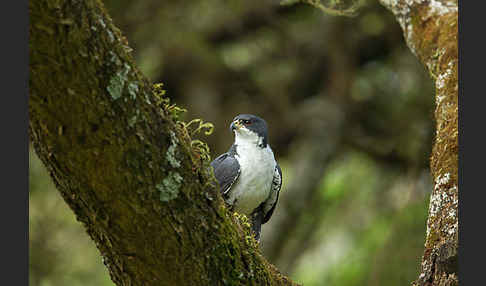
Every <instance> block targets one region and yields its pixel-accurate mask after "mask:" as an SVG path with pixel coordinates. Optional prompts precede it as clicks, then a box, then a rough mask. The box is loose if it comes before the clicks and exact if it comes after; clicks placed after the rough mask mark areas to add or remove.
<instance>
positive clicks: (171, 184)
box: [155, 171, 183, 202]
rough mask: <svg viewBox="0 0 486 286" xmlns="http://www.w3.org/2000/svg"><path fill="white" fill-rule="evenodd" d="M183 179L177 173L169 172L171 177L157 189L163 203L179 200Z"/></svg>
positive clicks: (165, 179) (163, 181)
mask: <svg viewBox="0 0 486 286" xmlns="http://www.w3.org/2000/svg"><path fill="white" fill-rule="evenodd" d="M182 181H183V179H182V177H181V175H180V174H179V173H177V172H172V171H171V172H169V175H168V176H167V177H165V178H164V179H163V180H162V183H160V184H157V185H156V186H155V188H156V189H157V190H158V191H159V192H160V194H159V199H160V201H162V202H168V201H170V200H173V199H175V198H177V196H178V195H179V190H180V188H181V183H182Z"/></svg>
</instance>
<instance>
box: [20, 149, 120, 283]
mask: <svg viewBox="0 0 486 286" xmlns="http://www.w3.org/2000/svg"><path fill="white" fill-rule="evenodd" d="M29 188H30V189H29V285H32V286H34V285H36V286H37V285H39V286H54V285H72V286H77V285H79V286H81V285H83V286H84V285H100V286H103V285H113V282H111V280H110V277H109V274H108V271H107V269H106V268H105V266H104V265H103V263H102V261H101V256H100V255H99V252H98V250H97V249H96V246H95V245H94V242H93V241H92V240H91V239H90V238H89V237H88V235H87V234H86V232H85V231H84V228H83V226H82V225H81V224H80V223H79V222H77V221H76V218H75V217H74V214H73V212H72V211H71V210H70V209H69V207H68V206H67V205H66V203H65V202H64V201H63V199H62V197H61V195H60V193H59V192H58V191H57V190H56V189H55V187H54V185H53V183H52V181H51V179H50V177H49V175H48V174H47V171H46V170H45V168H44V166H43V165H42V163H41V161H40V160H39V158H38V157H37V156H36V155H35V154H34V152H33V151H32V150H31V152H30V153H29Z"/></svg>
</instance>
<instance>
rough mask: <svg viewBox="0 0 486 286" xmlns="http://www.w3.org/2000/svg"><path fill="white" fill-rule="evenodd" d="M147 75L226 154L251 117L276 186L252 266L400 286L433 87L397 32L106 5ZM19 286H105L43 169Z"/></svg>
mask: <svg viewBox="0 0 486 286" xmlns="http://www.w3.org/2000/svg"><path fill="white" fill-rule="evenodd" d="M105 5H106V8H107V10H108V12H109V13H110V15H111V16H112V17H113V21H114V23H115V25H116V26H118V27H119V28H120V29H121V31H122V32H123V34H124V35H125V36H126V37H127V39H128V41H129V44H130V46H131V47H132V48H133V49H134V51H133V55H134V57H135V61H136V62H137V64H138V66H139V67H140V69H141V70H142V71H143V73H144V74H145V75H146V76H147V77H148V78H149V79H150V80H151V81H152V82H163V83H164V86H165V89H166V90H167V96H168V97H170V98H171V101H172V102H173V103H176V104H177V105H179V106H181V107H184V108H186V109H187V110H188V112H187V113H185V115H184V117H183V120H185V121H190V120H191V119H194V118H201V119H203V120H204V121H209V122H212V123H213V124H214V125H215V130H214V132H213V134H212V135H210V136H204V135H203V134H201V135H198V138H199V139H202V140H204V141H205V142H207V143H208V145H209V147H210V149H211V155H212V157H213V158H214V157H216V156H217V155H218V154H220V153H222V152H225V151H226V150H227V149H228V148H229V146H230V145H231V143H232V140H233V137H232V135H231V133H230V131H229V129H228V127H229V123H230V121H231V119H232V118H233V117H234V116H236V115H237V114H240V113H253V114H257V115H259V116H261V117H263V118H264V119H265V120H266V121H267V122H268V124H269V126H270V144H271V146H272V149H273V150H274V153H275V154H276V157H277V160H278V161H279V163H280V165H281V167H282V171H283V176H284V182H283V187H282V191H281V194H280V200H279V204H278V207H277V209H276V211H275V213H274V216H273V217H272V219H271V220H270V221H269V223H267V224H265V225H264V226H263V230H262V250H263V253H264V255H265V257H267V258H268V260H269V261H270V262H271V263H273V264H275V265H276V266H277V267H278V268H279V269H280V270H281V271H282V272H283V273H285V274H287V275H289V276H290V277H291V278H292V279H294V280H296V281H297V282H301V283H304V284H305V285H409V284H410V282H411V281H412V280H414V279H416V278H417V275H418V270H419V265H420V260H421V256H422V251H423V243H424V238H425V228H426V218H427V206H428V197H429V193H430V191H431V189H432V186H431V178H430V174H429V169H428V163H429V154H430V150H431V146H432V139H433V134H434V133H433V132H434V130H433V107H434V105H433V104H434V103H433V86H432V80H431V79H430V78H429V76H428V75H427V73H426V72H425V69H424V67H422V66H421V65H420V63H419V62H418V60H417V59H416V58H415V56H414V55H413V54H411V52H410V50H409V49H408V48H407V47H406V45H405V43H404V40H403V35H402V30H401V29H400V27H399V25H398V23H397V22H396V20H395V18H394V16H393V15H392V14H391V13H390V12H388V11H387V10H385V9H384V8H383V7H381V6H380V5H379V4H378V3H377V2H375V1H370V2H369V3H368V5H366V6H365V7H363V8H361V9H360V10H359V14H358V16H357V17H354V18H348V17H335V16H330V15H326V14H323V13H322V12H321V11H319V10H318V9H316V8H313V7H311V6H308V5H303V4H296V5H291V6H283V5H279V3H278V2H277V1H234V0H232V1H216V0H207V1H190V2H189V1H164V2H160V1H155V0H147V1H115V0H112V1H105ZM29 167H30V168H29V184H30V192H29V246H30V247H29V264H30V265H29V270H30V271H29V278H30V285H113V283H112V282H111V281H110V279H109V276H108V273H107V271H106V269H105V268H104V266H103V264H102V261H101V256H99V255H98V252H97V250H96V248H95V246H94V243H93V242H92V241H91V240H90V239H89V238H88V236H87V234H86V233H85V232H84V229H83V228H82V226H81V225H80V224H79V223H78V222H77V221H76V220H75V218H74V215H73V214H72V212H71V211H70V210H69V209H68V207H67V206H66V205H65V203H64V202H63V201H62V198H61V197H60V195H59V193H58V192H57V191H56V190H55V189H54V187H53V185H52V183H51V182H50V179H49V178H48V176H47V175H46V172H45V170H44V169H43V167H42V165H41V164H40V162H39V160H38V159H37V158H36V157H35V155H34V154H33V152H32V151H31V154H30V160H29Z"/></svg>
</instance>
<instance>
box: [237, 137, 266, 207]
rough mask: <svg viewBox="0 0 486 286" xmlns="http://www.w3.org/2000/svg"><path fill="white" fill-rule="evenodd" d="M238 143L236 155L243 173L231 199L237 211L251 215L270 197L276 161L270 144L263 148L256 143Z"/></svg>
mask: <svg viewBox="0 0 486 286" xmlns="http://www.w3.org/2000/svg"><path fill="white" fill-rule="evenodd" d="M238 143H239V144H237V145H236V152H237V154H238V155H236V156H235V157H236V159H237V160H238V163H239V164H240V171H241V173H240V176H239V178H238V180H237V182H236V183H235V185H234V186H233V187H232V188H231V193H230V198H229V199H230V203H231V204H232V205H233V206H234V210H235V211H237V212H238V213H242V214H245V215H249V214H251V212H253V210H255V209H256V208H257V207H258V206H259V205H260V204H261V203H262V202H264V201H265V200H266V199H267V198H268V197H269V195H270V192H271V189H272V188H271V185H272V180H273V174H274V171H275V166H276V162H275V158H274V155H273V151H272V149H271V148H270V146H269V145H267V146H266V147H265V148H261V147H258V146H257V145H256V144H254V143H251V144H250V143H249V144H245V143H244V142H238Z"/></svg>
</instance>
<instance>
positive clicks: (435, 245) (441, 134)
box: [380, 0, 459, 286]
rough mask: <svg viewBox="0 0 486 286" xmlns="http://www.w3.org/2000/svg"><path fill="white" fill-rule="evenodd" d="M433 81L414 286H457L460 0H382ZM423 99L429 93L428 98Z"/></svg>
mask: <svg viewBox="0 0 486 286" xmlns="http://www.w3.org/2000/svg"><path fill="white" fill-rule="evenodd" d="M380 2H381V3H382V4H383V5H384V6H385V7H387V8H388V9H389V10H391V11H392V12H393V14H394V15H395V16H396V18H397V20H398V22H399V23H400V25H401V27H402V29H403V31H404V37H405V40H406V42H407V45H408V47H409V48H410V49H411V50H412V52H413V53H414V54H415V55H416V56H417V57H418V58H419V60H420V61H421V62H422V63H423V64H424V65H425V66H426V67H427V69H428V71H429V73H430V75H431V76H432V78H433V79H434V81H435V89H436V91H435V103H436V107H435V119H436V135H435V143H434V146H433V149H432V158H431V162H430V165H431V170H432V176H433V179H434V182H435V184H434V189H433V190H432V195H431V197H430V205H429V217H428V220H427V234H426V238H425V239H426V240H425V251H424V255H423V257H422V264H421V271H420V274H419V277H418V279H417V281H415V282H414V284H415V285H441V286H442V285H458V284H459V279H458V276H457V275H458V273H457V247H458V209H457V207H458V191H459V190H458V169H457V168H458V122H457V118H458V105H457V102H458V80H457V79H458V77H457V66H458V50H457V45H458V42H457V20H458V18H457V16H458V14H457V13H458V9H457V0H455V1H448V0H380ZM424 96H425V95H424Z"/></svg>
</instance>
